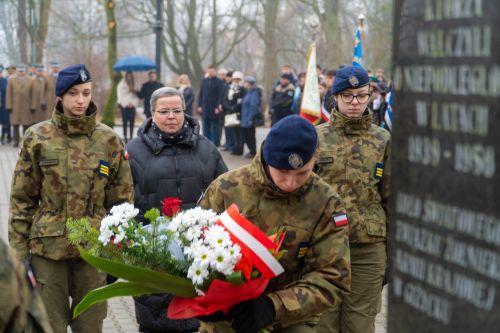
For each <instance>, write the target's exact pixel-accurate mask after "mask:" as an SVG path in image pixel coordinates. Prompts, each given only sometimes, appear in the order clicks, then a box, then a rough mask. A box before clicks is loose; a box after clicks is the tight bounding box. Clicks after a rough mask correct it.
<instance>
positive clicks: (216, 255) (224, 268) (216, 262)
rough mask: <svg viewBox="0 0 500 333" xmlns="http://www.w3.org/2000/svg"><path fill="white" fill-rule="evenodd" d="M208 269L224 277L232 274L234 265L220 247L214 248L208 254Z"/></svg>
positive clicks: (224, 250) (225, 251)
mask: <svg viewBox="0 0 500 333" xmlns="http://www.w3.org/2000/svg"><path fill="white" fill-rule="evenodd" d="M210 267H211V268H213V269H214V270H216V271H217V272H220V273H222V274H224V275H230V274H233V273H234V264H233V263H232V262H231V257H230V256H229V255H228V253H227V250H226V249H224V248H221V247H218V248H215V249H214V250H213V251H212V252H210Z"/></svg>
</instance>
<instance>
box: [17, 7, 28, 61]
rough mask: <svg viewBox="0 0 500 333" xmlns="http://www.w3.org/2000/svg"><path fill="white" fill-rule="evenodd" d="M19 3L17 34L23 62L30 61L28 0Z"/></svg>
mask: <svg viewBox="0 0 500 333" xmlns="http://www.w3.org/2000/svg"><path fill="white" fill-rule="evenodd" d="M17 3H18V5H17V22H18V25H17V35H18V36H19V54H20V56H21V63H23V64H27V63H28V25H27V24H26V1H25V0H18V2H17Z"/></svg>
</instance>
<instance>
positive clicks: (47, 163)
mask: <svg viewBox="0 0 500 333" xmlns="http://www.w3.org/2000/svg"><path fill="white" fill-rule="evenodd" d="M39 164H40V166H51V165H58V164H59V160H58V159H57V158H52V159H49V160H41V161H40V163H39Z"/></svg>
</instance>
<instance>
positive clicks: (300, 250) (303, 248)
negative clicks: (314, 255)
mask: <svg viewBox="0 0 500 333" xmlns="http://www.w3.org/2000/svg"><path fill="white" fill-rule="evenodd" d="M310 247H311V242H310V241H302V242H300V243H299V245H298V246H297V254H296V255H295V259H304V257H305V256H306V254H307V251H308V250H309V248H310Z"/></svg>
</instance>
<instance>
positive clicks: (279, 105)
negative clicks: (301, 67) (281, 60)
mask: <svg viewBox="0 0 500 333" xmlns="http://www.w3.org/2000/svg"><path fill="white" fill-rule="evenodd" d="M291 81H292V76H291V74H286V73H285V74H281V80H280V84H279V85H277V86H276V87H275V88H274V89H273V94H272V95H271V126H273V125H274V124H276V123H277V122H278V121H280V120H281V119H283V118H285V117H286V116H290V115H292V114H293V112H292V102H293V95H294V93H295V86H294V85H293V84H292V83H291Z"/></svg>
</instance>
